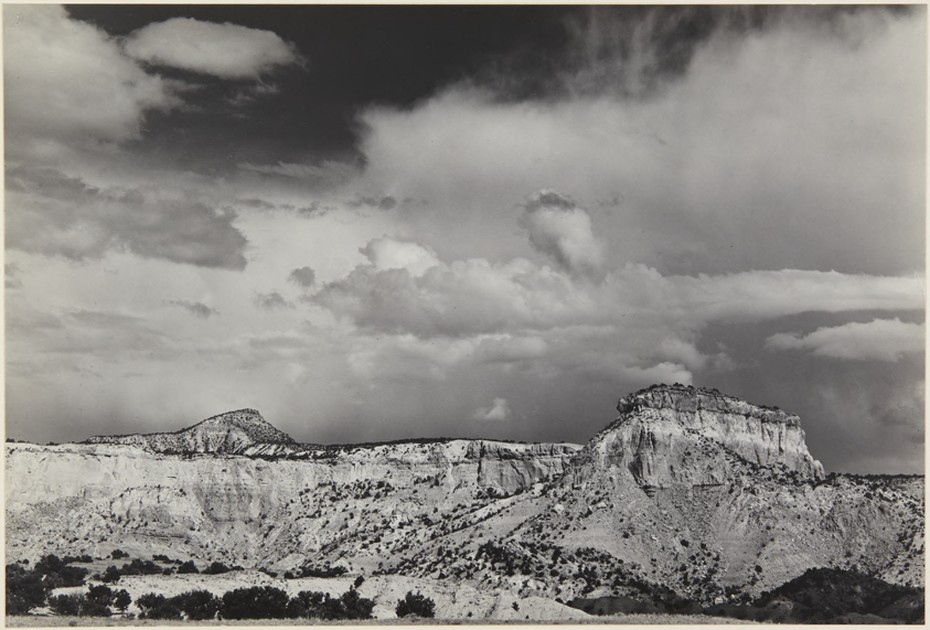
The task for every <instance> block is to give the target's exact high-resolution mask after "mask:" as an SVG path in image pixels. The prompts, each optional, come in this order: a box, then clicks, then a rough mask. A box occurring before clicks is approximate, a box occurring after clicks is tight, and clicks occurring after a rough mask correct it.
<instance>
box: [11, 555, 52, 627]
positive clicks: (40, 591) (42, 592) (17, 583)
mask: <svg viewBox="0 0 930 630" xmlns="http://www.w3.org/2000/svg"><path fill="white" fill-rule="evenodd" d="M47 593H48V590H47V589H46V587H45V583H44V582H43V581H42V574H40V573H39V572H38V571H35V570H32V569H26V568H24V567H22V566H21V565H18V564H8V565H6V613H7V614H8V615H24V614H26V613H27V612H29V611H30V610H31V609H32V608H35V607H36V606H41V605H42V604H44V603H45V596H46V595H47Z"/></svg>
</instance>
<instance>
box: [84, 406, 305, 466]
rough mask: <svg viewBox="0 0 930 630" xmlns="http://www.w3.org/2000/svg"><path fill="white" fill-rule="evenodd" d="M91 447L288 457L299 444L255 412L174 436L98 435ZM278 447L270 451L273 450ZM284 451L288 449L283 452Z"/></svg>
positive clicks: (205, 423) (233, 415) (235, 414)
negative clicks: (133, 447)
mask: <svg viewBox="0 0 930 630" xmlns="http://www.w3.org/2000/svg"><path fill="white" fill-rule="evenodd" d="M86 443H87V444H124V445H127V446H137V447H140V448H144V449H146V450H149V451H154V452H156V453H175V454H185V453H186V454H190V453H214V454H248V451H249V450H250V449H252V451H253V454H260V453H266V454H267V453H274V454H278V455H280V454H284V453H287V452H290V451H291V450H294V448H295V447H296V445H297V443H296V442H295V441H294V439H293V438H291V436H289V435H288V434H286V433H284V432H283V431H279V430H278V429H277V428H275V427H274V426H272V425H271V423H269V422H268V421H267V420H265V419H264V418H263V417H262V415H261V414H260V413H259V412H258V411H256V410H255V409H238V410H236V411H228V412H226V413H221V414H219V415H216V416H212V417H210V418H207V419H206V420H204V421H202V422H199V423H198V424H195V425H194V426H192V427H189V428H187V429H181V430H180V431H175V432H173V433H146V434H140V433H135V434H131V435H96V436H94V437H91V438H89V439H88V440H87V441H86ZM270 446H271V447H278V448H277V449H275V448H269V447H270ZM281 447H284V448H281Z"/></svg>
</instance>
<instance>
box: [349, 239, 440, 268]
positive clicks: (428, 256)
mask: <svg viewBox="0 0 930 630" xmlns="http://www.w3.org/2000/svg"><path fill="white" fill-rule="evenodd" d="M361 252H362V253H363V254H364V255H365V257H366V258H368V260H369V261H370V262H371V265H372V267H373V268H374V269H375V271H388V270H391V269H397V270H401V269H402V270H404V271H407V272H408V273H409V274H410V275H411V276H413V277H418V276H422V275H423V274H424V273H425V272H426V271H427V270H428V269H432V268H433V267H435V266H437V265H438V264H439V259H438V258H437V257H436V252H434V251H433V250H432V249H431V248H430V247H428V246H426V245H420V244H419V243H414V242H411V241H401V240H397V239H393V238H388V237H384V238H379V239H375V240H373V241H371V242H370V243H368V245H366V246H365V247H364V248H363V249H362V250H361Z"/></svg>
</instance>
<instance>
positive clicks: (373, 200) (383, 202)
mask: <svg viewBox="0 0 930 630" xmlns="http://www.w3.org/2000/svg"><path fill="white" fill-rule="evenodd" d="M348 205H349V207H351V208H361V207H369V208H378V209H379V210H393V209H394V207H396V206H397V199H395V198H394V197H392V196H391V195H385V196H383V197H370V196H362V197H356V198H355V199H352V200H350V201H349V202H348Z"/></svg>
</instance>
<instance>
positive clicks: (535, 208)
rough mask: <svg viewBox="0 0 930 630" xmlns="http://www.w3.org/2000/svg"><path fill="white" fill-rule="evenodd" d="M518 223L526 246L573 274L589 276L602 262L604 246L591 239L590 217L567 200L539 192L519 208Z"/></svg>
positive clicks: (553, 193) (556, 194)
mask: <svg viewBox="0 0 930 630" xmlns="http://www.w3.org/2000/svg"><path fill="white" fill-rule="evenodd" d="M523 207H524V208H525V210H526V212H525V213H524V215H523V216H522V217H521V223H522V225H523V226H524V227H526V229H527V231H528V232H529V237H530V243H532V245H533V247H534V248H536V249H537V250H538V251H540V252H541V253H543V254H545V255H546V256H549V257H550V258H552V259H553V260H554V261H555V262H556V263H558V264H559V265H560V266H561V267H563V268H564V269H566V270H568V271H571V272H573V273H579V274H590V273H593V272H595V271H597V270H598V269H599V268H600V266H601V265H602V264H603V262H604V244H603V243H602V242H601V241H599V240H598V239H596V238H595V237H594V233H593V231H592V228H591V217H590V216H589V215H588V213H587V212H585V210H583V209H582V208H579V207H578V206H576V205H575V202H573V201H572V200H571V199H569V198H568V197H565V196H563V195H560V194H559V193H557V192H555V191H554V190H540V191H538V192H536V193H534V194H533V195H531V196H530V197H529V198H528V199H527V200H526V203H525V204H524V206H523Z"/></svg>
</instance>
